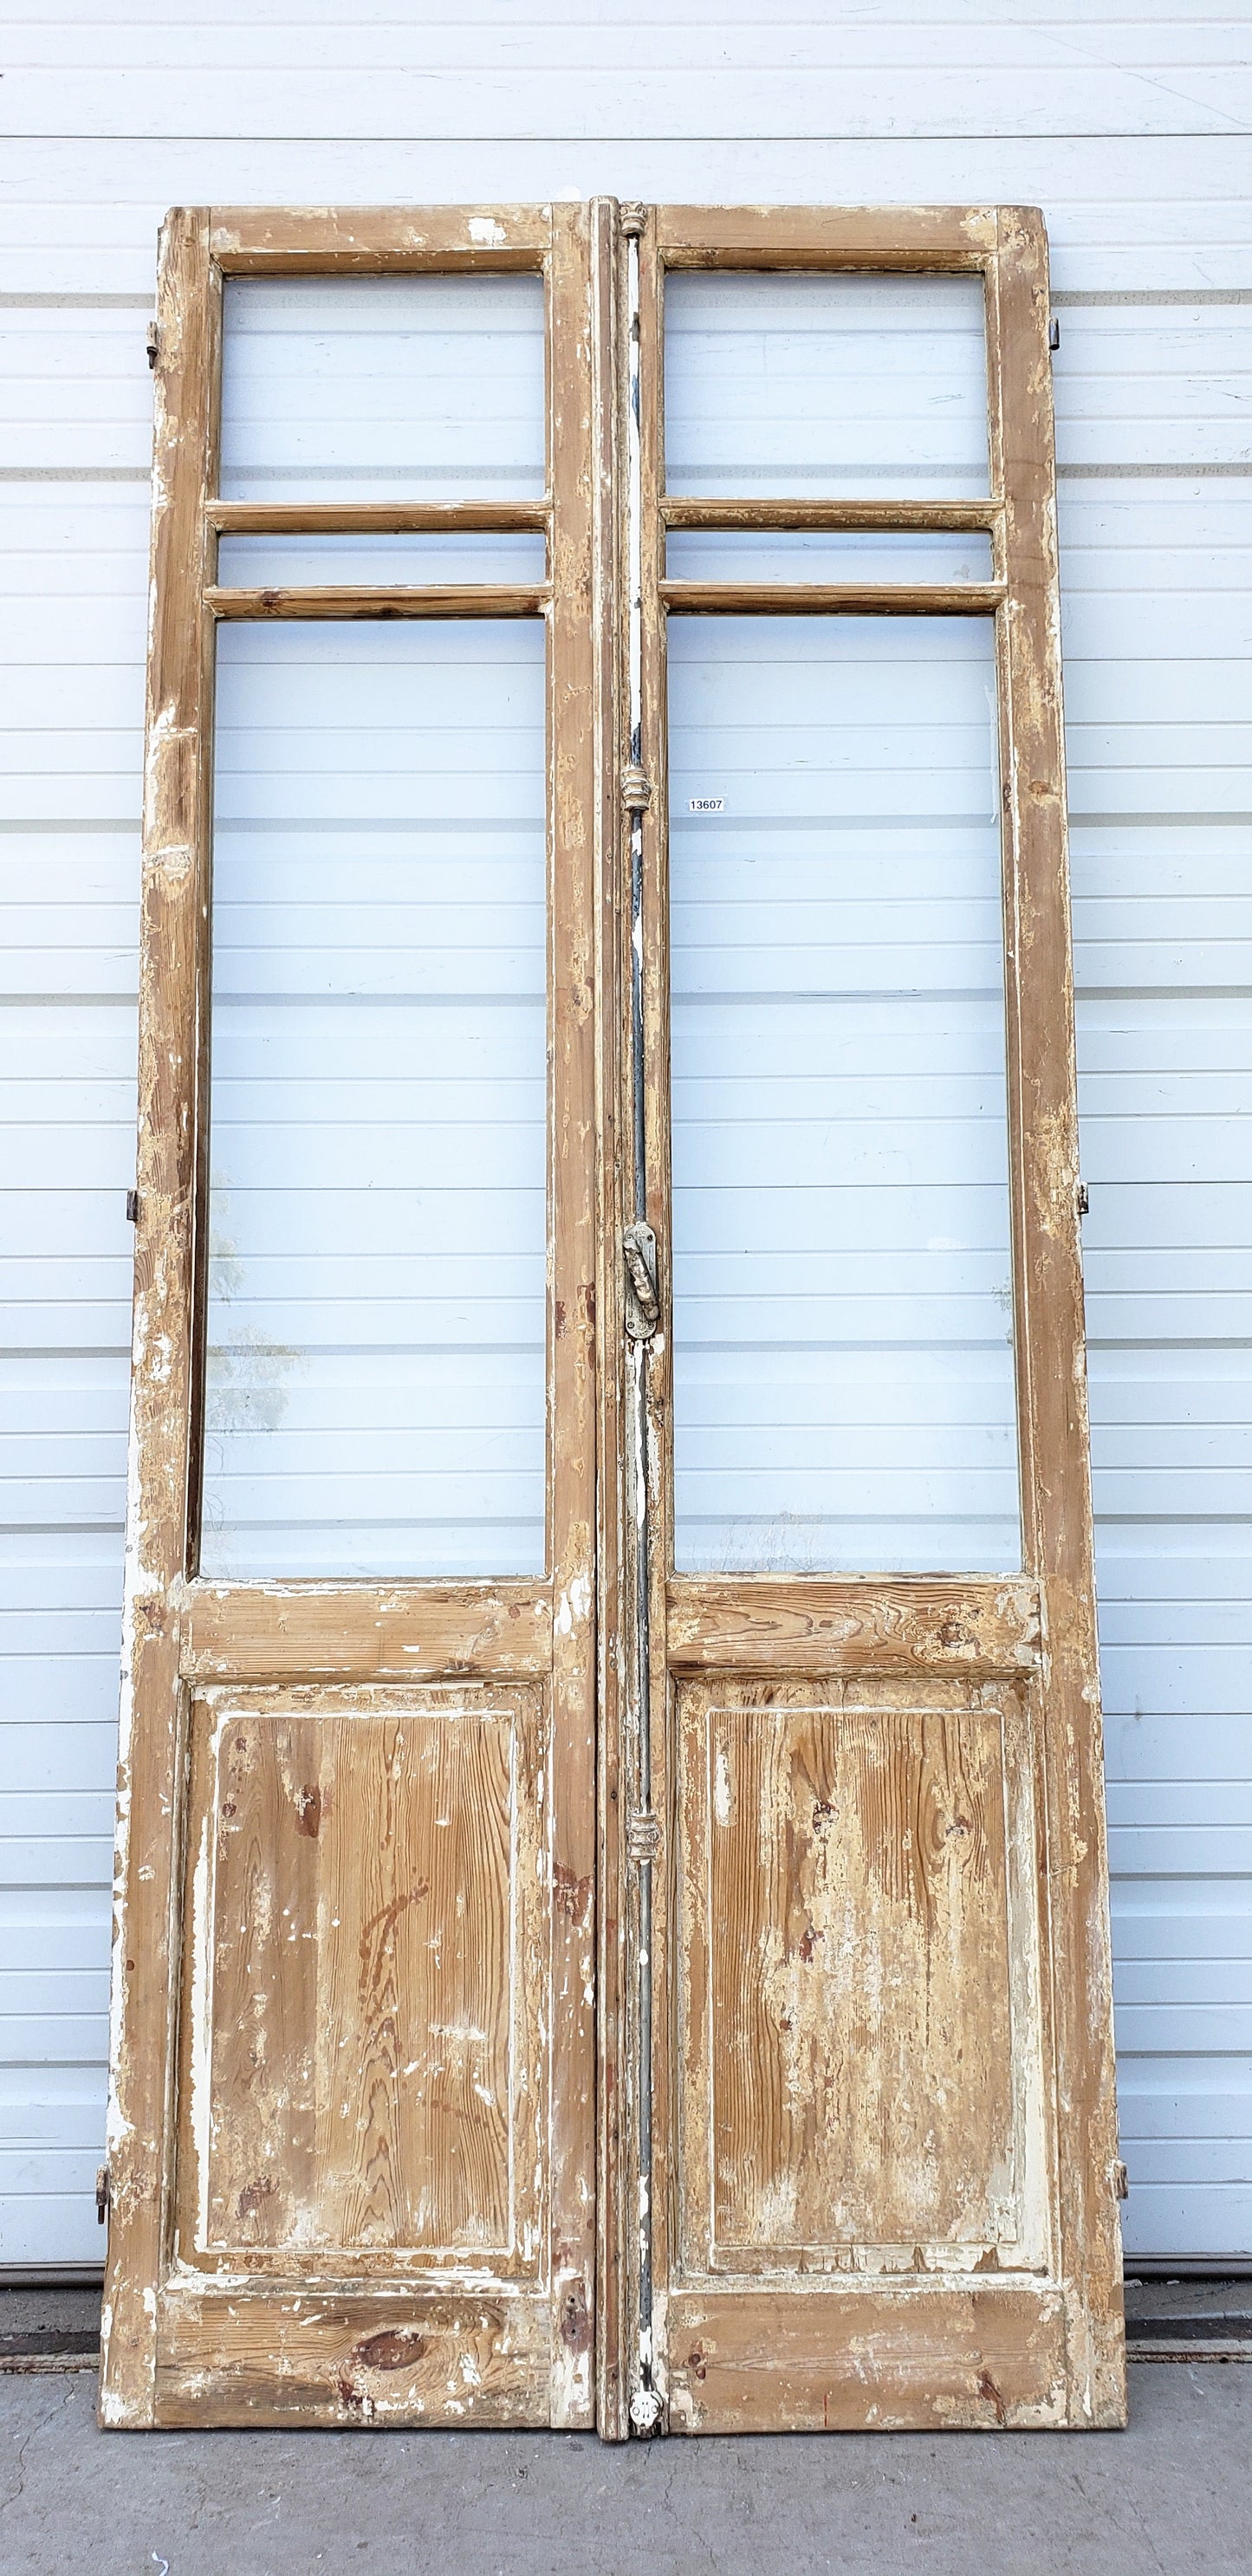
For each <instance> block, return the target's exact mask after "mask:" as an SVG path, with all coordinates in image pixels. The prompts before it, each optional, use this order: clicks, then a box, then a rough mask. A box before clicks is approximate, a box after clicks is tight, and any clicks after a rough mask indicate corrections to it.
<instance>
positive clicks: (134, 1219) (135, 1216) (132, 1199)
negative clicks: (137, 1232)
mask: <svg viewBox="0 0 1252 2576" xmlns="http://www.w3.org/2000/svg"><path fill="white" fill-rule="evenodd" d="M126 1222H127V1224H128V1225H138V1223H139V1192H138V1190H128V1191H127V1193H126Z"/></svg>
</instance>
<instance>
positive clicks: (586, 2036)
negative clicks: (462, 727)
mask: <svg viewBox="0 0 1252 2576" xmlns="http://www.w3.org/2000/svg"><path fill="white" fill-rule="evenodd" d="M596 321H597V306H596V299H595V296H594V293H593V281H592V246H591V216H590V210H589V208H587V207H586V206H557V207H554V208H553V212H552V250H551V265H550V270H549V291H548V334H549V357H548V383H549V413H548V488H549V490H550V492H551V494H552V538H551V552H552V581H553V596H552V608H551V624H550V644H549V664H548V763H549V789H548V817H549V824H548V830H549V842H548V850H549V875H548V920H549V939H550V950H549V954H550V961H551V962H550V968H549V977H548V992H549V1004H548V1024H549V1032H550V1046H551V1058H552V1098H551V1105H550V1110H549V1154H550V1180H549V1195H548V1204H549V1210H550V1215H549V1224H550V1227H551V1246H550V1268H551V1277H552V1302H551V1320H550V1324H549V1343H548V1471H549V1481H550V1502H549V1532H550V1536H549V1547H550V1551H551V1565H552V1583H553V1601H554V1608H553V1619H552V1748H551V1805H550V1818H551V1824H550V1831H551V1845H550V1851H551V1869H552V1915H551V1942H552V1966H551V1978H552V1983H551V1996H550V2006H549V2009H550V2014H551V2019H550V2023H549V2033H550V2037H549V2046H550V2049H551V2056H552V2076H551V2086H552V2090H551V2103H552V2109H551V2117H550V2124H549V2137H548V2154H549V2157H550V2185H549V2187H550V2192H551V2219H550V2244H549V2265H550V2275H549V2277H550V2289H551V2399H550V2420H551V2422H552V2423H553V2424H554V2425H568V2426H573V2425H587V2424H590V2423H591V2422H592V2421H593V2419H594V2411H595V2397H594V2389H593V2385H592V2354H593V2350H594V2340H595V2265H596V2225H595V2155H596V2149H595V2092H596V2068H595V2046H596V2041H595V1974H596V1905H595V1873H596V1815H595V1777H596V1749H595V1729H596V1703H595V1686H596V1635H595V1631H596V1621H595V1581H596V1563H595V1529H596V1398H595V1371H596V1320H595V1282H596V1169H595V1151H596V1142H595V1082H596V1062H595V955H596V917H595V901H596V872H597V848H596V844H597V838H598V824H599V816H600V811H601V793H602V783H601V763H602V760H603V756H604V746H603V744H602V742H601V739H600V735H599V729H598V725H597V714H598V669H597V653H596V647H595V640H594V614H595V600H594V593H593V577H594V568H595V532H596V524H597V506H598V487H599V475H600V457H599V448H598V442H597V434H596V424H595V422H594V420H593V417H592V387H593V369H592V335H593V329H594V328H595V326H596Z"/></svg>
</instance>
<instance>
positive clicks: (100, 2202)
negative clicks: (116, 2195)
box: [96, 2165, 112, 2227]
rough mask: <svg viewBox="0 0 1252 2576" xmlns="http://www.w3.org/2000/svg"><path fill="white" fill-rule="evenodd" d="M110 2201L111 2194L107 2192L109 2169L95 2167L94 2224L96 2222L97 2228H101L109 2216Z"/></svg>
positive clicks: (100, 2166) (101, 2166) (103, 2166)
mask: <svg viewBox="0 0 1252 2576" xmlns="http://www.w3.org/2000/svg"><path fill="white" fill-rule="evenodd" d="M111 2199H112V2194H111V2192H110V2190H109V2168H108V2166H107V2165H97V2167H96V2222H97V2225H98V2226H100V2227H103V2225H104V2222H105V2220H106V2218H107V2217H108V2214H109V2207H110V2203H111Z"/></svg>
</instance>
